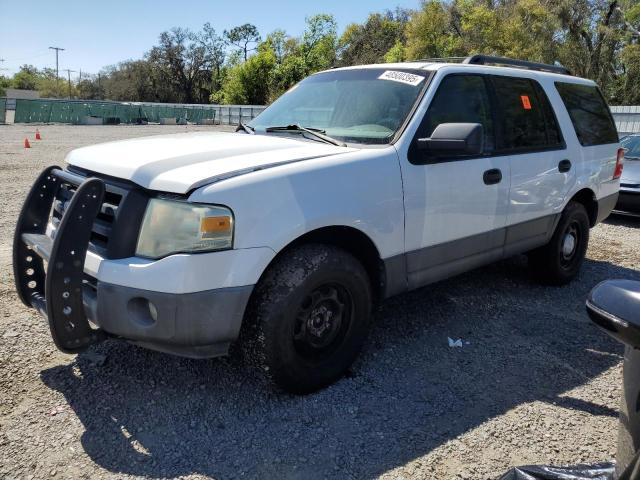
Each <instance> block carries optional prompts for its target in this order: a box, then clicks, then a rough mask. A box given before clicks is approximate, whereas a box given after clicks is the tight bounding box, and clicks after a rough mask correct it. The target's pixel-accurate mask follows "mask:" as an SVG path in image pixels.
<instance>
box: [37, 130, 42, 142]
mask: <svg viewBox="0 0 640 480" xmlns="http://www.w3.org/2000/svg"><path fill="white" fill-rule="evenodd" d="M36 140H42V137H41V136H40V130H38V129H37V128H36Z"/></svg>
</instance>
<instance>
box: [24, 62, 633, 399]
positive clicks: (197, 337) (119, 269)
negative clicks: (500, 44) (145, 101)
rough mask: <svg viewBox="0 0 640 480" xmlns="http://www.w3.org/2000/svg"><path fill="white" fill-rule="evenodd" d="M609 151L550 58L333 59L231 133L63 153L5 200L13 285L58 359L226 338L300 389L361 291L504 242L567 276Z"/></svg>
mask: <svg viewBox="0 0 640 480" xmlns="http://www.w3.org/2000/svg"><path fill="white" fill-rule="evenodd" d="M489 64H491V65H494V66H490V65H489ZM496 65H501V66H496ZM622 158H623V151H622V150H621V149H619V143H618V135H617V133H616V129H615V126H614V123H613V120H612V118H611V114H610V112H609V109H608V107H607V105H606V103H605V101H604V100H603V97H602V95H601V94H600V92H599V90H598V88H597V86H596V85H595V84H594V83H593V82H592V81H590V80H585V79H581V78H576V77H574V76H571V75H570V74H569V72H567V71H566V70H565V69H563V68H562V67H557V66H552V65H542V64H534V63H529V62H522V61H517V60H509V59H504V58H495V57H484V56H474V57H470V58H468V59H466V60H465V61H464V62H463V63H462V64H455V63H441V62H436V61H425V62H417V63H401V64H386V65H369V66H359V67H352V68H342V69H333V70H330V71H326V72H322V73H318V74H315V75H312V76H311V77H309V78H307V79H305V80H303V81H302V82H300V83H299V84H298V85H296V86H295V87H294V88H292V89H291V90H290V91H289V92H287V93H286V94H285V95H283V96H282V97H281V98H280V99H278V100H277V101H276V102H275V103H273V105H271V106H270V107H269V108H267V109H266V110H265V111H264V112H263V113H262V114H261V115H259V116H258V117H257V118H255V119H254V120H253V121H251V122H250V124H248V125H244V124H242V125H241V126H240V127H239V129H238V132H236V133H185V134H176V135H166V136H155V137H148V138H139V139H134V140H126V141H120V142H112V143H106V144H102V145H96V146H91V147H85V148H80V149H78V150H75V151H73V152H71V153H70V154H69V156H68V157H67V159H66V161H67V163H68V165H67V166H66V168H65V169H61V168H56V167H52V168H49V169H47V170H45V171H44V172H43V173H42V174H41V176H40V177H39V178H38V180H37V181H36V183H35V184H34V186H33V188H32V191H31V192H30V194H29V196H28V198H27V200H26V202H25V205H24V207H23V211H22V213H21V216H20V219H19V223H18V227H17V230H16V236H15V245H14V271H15V279H16V286H17V290H18V292H19V295H20V297H21V299H22V301H23V302H24V303H25V304H27V305H28V306H32V307H34V308H37V309H39V310H40V311H41V312H42V313H43V314H44V315H45V317H46V318H48V321H49V325H50V327H51V333H52V335H53V339H54V341H55V343H56V345H57V346H58V348H60V349H61V350H63V351H65V352H77V351H80V350H82V349H83V348H86V347H87V346H88V345H89V344H91V343H94V342H96V341H99V340H101V339H103V338H107V337H117V338H121V339H126V340H128V341H131V342H134V343H136V344H138V345H142V346H145V347H149V348H153V349H157V350H162V351H165V352H170V353H173V354H177V355H183V356H189V357H197V358H204V357H214V356H218V355H224V354H226V353H227V352H228V349H229V346H230V345H231V344H232V343H233V342H235V341H236V340H238V339H240V344H241V346H242V347H243V351H244V352H245V354H246V355H247V358H248V359H249V360H250V361H251V362H254V363H256V364H258V365H259V366H260V367H261V369H262V371H264V372H266V374H267V375H268V376H269V377H270V378H271V379H272V380H273V381H274V382H275V383H276V384H277V385H279V386H280V387H281V388H283V389H285V390H288V391H293V392H309V391H313V390H315V389H318V388H321V387H323V386H325V385H327V384H329V383H331V382H333V381H334V380H336V379H337V378H339V377H340V376H341V375H342V374H343V372H344V371H345V370H346V369H347V368H348V367H349V365H350V364H351V363H352V362H353V360H354V359H355V357H356V355H357V354H358V351H359V349H360V347H361V346H362V344H363V341H364V339H365V337H366V333H367V330H368V328H369V320H370V316H371V311H372V306H373V305H374V304H375V303H376V301H379V300H381V299H384V298H387V297H389V296H392V295H396V294H399V293H402V292H406V291H408V290H411V289H414V288H418V287H422V286H424V285H427V284H429V283H432V282H435V281H438V280H441V279H444V278H447V277H451V276H452V275H456V274H458V273H461V272H464V271H466V270H469V269H472V268H475V267H478V266H481V265H484V264H487V263H489V262H493V261H496V260H500V259H503V258H505V257H509V256H512V255H516V254H520V253H525V252H526V253H528V255H529V261H530V264H531V267H532V270H533V272H534V274H535V275H536V276H537V277H538V278H539V279H540V280H542V281H544V282H547V283H552V284H563V283H566V282H568V281H570V280H571V279H572V278H573V277H575V275H576V274H577V272H578V270H579V268H580V265H581V263H582V260H583V258H584V255H585V251H586V249H587V243H588V240H589V229H590V227H593V226H594V225H595V224H596V223H598V222H600V221H601V220H603V219H604V218H605V217H607V215H609V212H610V211H611V209H612V208H613V206H614V205H615V203H616V199H617V197H618V189H619V177H620V174H621V171H622Z"/></svg>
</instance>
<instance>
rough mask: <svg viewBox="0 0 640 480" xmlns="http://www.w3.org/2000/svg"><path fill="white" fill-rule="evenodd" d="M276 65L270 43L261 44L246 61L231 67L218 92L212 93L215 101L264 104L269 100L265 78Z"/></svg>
mask: <svg viewBox="0 0 640 480" xmlns="http://www.w3.org/2000/svg"><path fill="white" fill-rule="evenodd" d="M275 65H276V55H275V53H274V51H273V49H272V48H270V45H268V44H261V45H260V48H259V49H258V52H257V53H256V54H255V55H253V56H251V57H250V58H249V59H248V60H247V61H246V62H243V63H240V64H238V65H235V66H234V67H232V68H231V69H230V70H229V72H228V73H227V76H226V78H225V82H224V85H223V87H222V90H220V92H217V93H215V94H214V95H213V98H212V100H214V101H215V102H217V103H227V104H249V105H264V104H266V103H268V101H269V85H268V82H267V81H266V79H268V78H269V76H270V75H271V71H272V70H273V68H274V67H275Z"/></svg>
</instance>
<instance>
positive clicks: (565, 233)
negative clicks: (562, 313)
mask: <svg viewBox="0 0 640 480" xmlns="http://www.w3.org/2000/svg"><path fill="white" fill-rule="evenodd" d="M588 245H589V216H588V215H587V210H586V209H585V207H584V205H582V204H581V203H577V202H569V204H567V206H566V208H565V209H564V211H563V212H562V215H561V217H560V221H559V222H558V226H557V227H556V230H555V232H554V234H553V237H551V241H550V242H549V243H548V244H547V245H545V246H544V247H541V248H538V249H536V250H534V251H532V252H530V253H529V266H530V268H531V270H532V272H533V274H534V275H535V277H536V278H537V279H538V280H539V281H540V282H542V283H545V284H550V285H564V284H566V283H569V282H570V281H571V280H573V279H574V278H575V276H576V275H577V274H578V272H579V271H580V267H581V266H582V262H583V260H584V257H585V254H586V252H587V247H588Z"/></svg>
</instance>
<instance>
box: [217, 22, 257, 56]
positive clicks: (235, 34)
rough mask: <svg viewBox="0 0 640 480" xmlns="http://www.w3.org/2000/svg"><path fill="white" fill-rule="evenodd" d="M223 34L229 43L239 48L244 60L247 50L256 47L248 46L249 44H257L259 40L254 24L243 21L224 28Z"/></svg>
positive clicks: (247, 53)
mask: <svg viewBox="0 0 640 480" xmlns="http://www.w3.org/2000/svg"><path fill="white" fill-rule="evenodd" d="M224 36H225V38H226V39H227V42H228V43H229V44H230V45H234V46H236V47H238V48H239V49H240V51H241V52H242V54H243V57H244V61H245V62H246V61H247V58H248V55H249V52H252V51H253V50H255V49H256V48H250V45H251V44H254V45H255V44H257V43H258V42H259V41H260V33H259V32H258V28H257V27H256V26H255V25H252V24H250V23H245V24H244V25H240V26H239V27H235V28H232V29H231V30H225V31H224Z"/></svg>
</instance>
